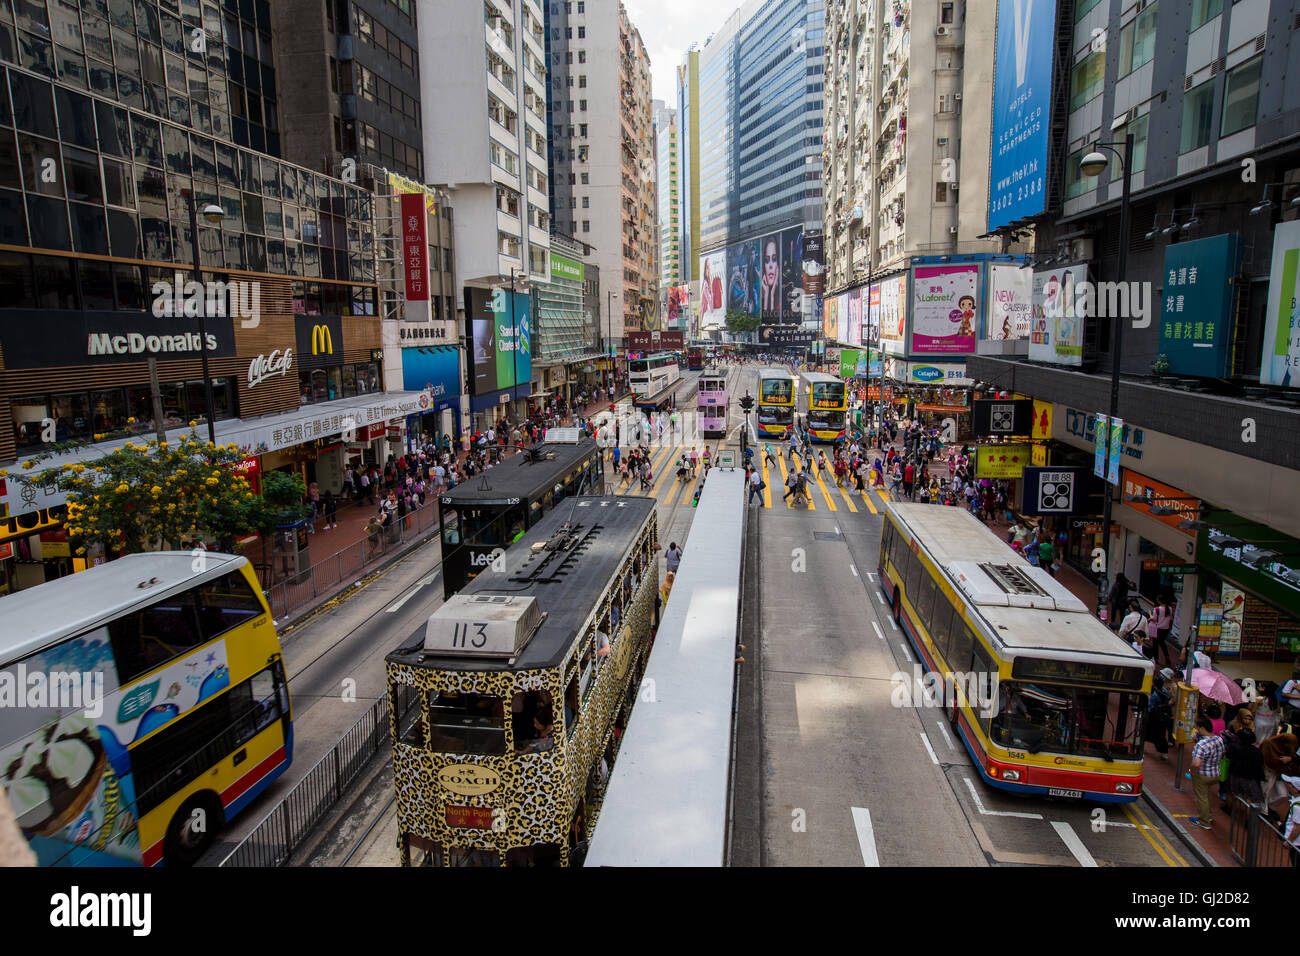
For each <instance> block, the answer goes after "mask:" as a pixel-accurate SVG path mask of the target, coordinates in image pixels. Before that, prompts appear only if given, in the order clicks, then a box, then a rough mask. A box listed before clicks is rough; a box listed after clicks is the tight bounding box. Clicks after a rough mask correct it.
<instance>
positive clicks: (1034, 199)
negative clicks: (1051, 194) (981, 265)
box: [988, 0, 1056, 232]
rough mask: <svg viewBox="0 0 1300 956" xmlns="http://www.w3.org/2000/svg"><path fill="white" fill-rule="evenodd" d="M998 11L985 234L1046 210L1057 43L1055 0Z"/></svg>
mask: <svg viewBox="0 0 1300 956" xmlns="http://www.w3.org/2000/svg"><path fill="white" fill-rule="evenodd" d="M997 10H998V22H997V39H996V47H995V50H996V59H995V61H994V70H993V127H992V143H991V146H992V154H993V155H992V157H991V163H990V165H989V210H988V211H989V218H988V223H989V228H988V231H989V232H992V231H993V230H994V229H997V228H998V227H999V226H1005V225H1006V224H1008V223H1011V222H1015V221H1017V220H1019V219H1025V218H1027V217H1029V216H1033V215H1035V214H1037V213H1040V212H1042V211H1043V210H1044V209H1046V208H1047V203H1046V200H1047V147H1048V124H1047V119H1048V113H1049V111H1050V110H1051V106H1052V65H1053V61H1054V59H1055V58H1054V56H1053V50H1054V49H1055V46H1056V43H1055V34H1056V0H1014V2H1012V0H1003V2H1002V3H999V4H998V5H997Z"/></svg>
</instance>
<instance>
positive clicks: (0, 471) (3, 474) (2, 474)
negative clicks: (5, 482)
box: [0, 468, 9, 478]
mask: <svg viewBox="0 0 1300 956" xmlns="http://www.w3.org/2000/svg"><path fill="white" fill-rule="evenodd" d="M8 477H9V472H7V471H5V470H4V469H3V468H0V478H8Z"/></svg>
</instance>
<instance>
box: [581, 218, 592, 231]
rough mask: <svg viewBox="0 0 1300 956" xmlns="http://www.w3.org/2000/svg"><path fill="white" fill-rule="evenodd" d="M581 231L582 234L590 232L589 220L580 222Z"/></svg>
mask: <svg viewBox="0 0 1300 956" xmlns="http://www.w3.org/2000/svg"><path fill="white" fill-rule="evenodd" d="M582 231H583V232H591V221H590V220H588V219H584V220H582Z"/></svg>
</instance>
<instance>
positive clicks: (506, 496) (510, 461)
mask: <svg viewBox="0 0 1300 956" xmlns="http://www.w3.org/2000/svg"><path fill="white" fill-rule="evenodd" d="M561 439H563V440H561ZM603 480H604V463H603V459H602V457H601V454H600V447H599V446H598V445H597V444H596V442H595V441H594V440H593V439H590V438H587V437H585V436H582V435H581V433H580V432H579V431H578V429H576V428H573V429H559V428H552V429H550V430H549V431H548V432H547V435H546V441H544V442H542V443H540V444H538V445H535V446H533V447H532V448H528V449H525V450H524V451H522V452H520V453H519V454H517V455H512V456H511V457H509V458H507V459H505V460H504V461H502V462H501V463H500V464H497V465H494V466H493V467H492V468H491V469H490V470H488V471H485V472H484V473H483V474H481V475H478V476H476V477H474V478H471V479H469V480H468V481H464V482H461V483H460V484H459V485H457V486H456V487H454V488H452V489H450V490H448V491H445V492H443V493H442V495H441V496H440V497H439V499H438V501H439V503H440V505H441V507H440V509H439V515H438V521H439V525H440V528H439V530H440V532H441V535H440V537H441V539H442V582H443V585H442V586H443V594H444V595H445V596H446V597H451V596H452V595H453V594H455V593H456V592H457V591H459V590H460V589H461V588H462V587H464V586H465V582H467V581H469V580H470V579H472V578H473V577H474V576H475V575H476V574H478V573H479V572H480V571H482V570H483V568H485V567H487V566H488V565H489V564H491V563H492V561H493V560H494V559H496V558H497V557H498V556H499V555H500V554H501V553H502V552H503V550H504V549H506V548H508V547H510V545H511V543H512V542H514V541H517V540H518V539H519V538H521V537H523V534H524V532H525V531H527V530H528V529H529V528H531V527H532V526H533V525H535V524H537V522H538V521H540V520H541V518H542V516H543V515H544V514H546V513H547V512H549V511H550V510H551V509H552V508H554V507H555V506H556V505H557V504H559V503H560V502H561V501H563V500H564V499H566V498H569V497H571V496H573V495H589V494H593V493H595V492H598V491H602V490H604V489H603V488H602V485H601V483H602V481H603Z"/></svg>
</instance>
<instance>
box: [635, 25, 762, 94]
mask: <svg viewBox="0 0 1300 956" xmlns="http://www.w3.org/2000/svg"><path fill="white" fill-rule="evenodd" d="M623 5H624V6H625V7H627V15H628V19H630V20H631V21H632V25H633V26H635V27H636V28H637V29H638V30H640V31H641V39H642V41H643V42H644V43H645V46H646V50H648V51H649V53H650V74H651V79H652V81H653V85H654V98H655V99H657V100H663V101H664V103H666V104H667V105H668V106H676V105H677V65H678V64H679V63H681V62H682V53H684V52H685V50H686V48H687V47H688V46H690V45H691V44H692V43H698V44H699V45H700V46H704V41H705V40H706V39H707V38H708V36H709V34H710V33H713V32H714V31H715V30H717V29H718V27H720V26H722V24H723V22H724V21H725V20H726V19H727V17H728V16H730V14H731V11H732V10H734V9H735V8H736V7H738V6H740V4H739V2H738V0H722V2H721V3H718V2H714V0H623ZM701 9H703V10H704V13H701Z"/></svg>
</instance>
